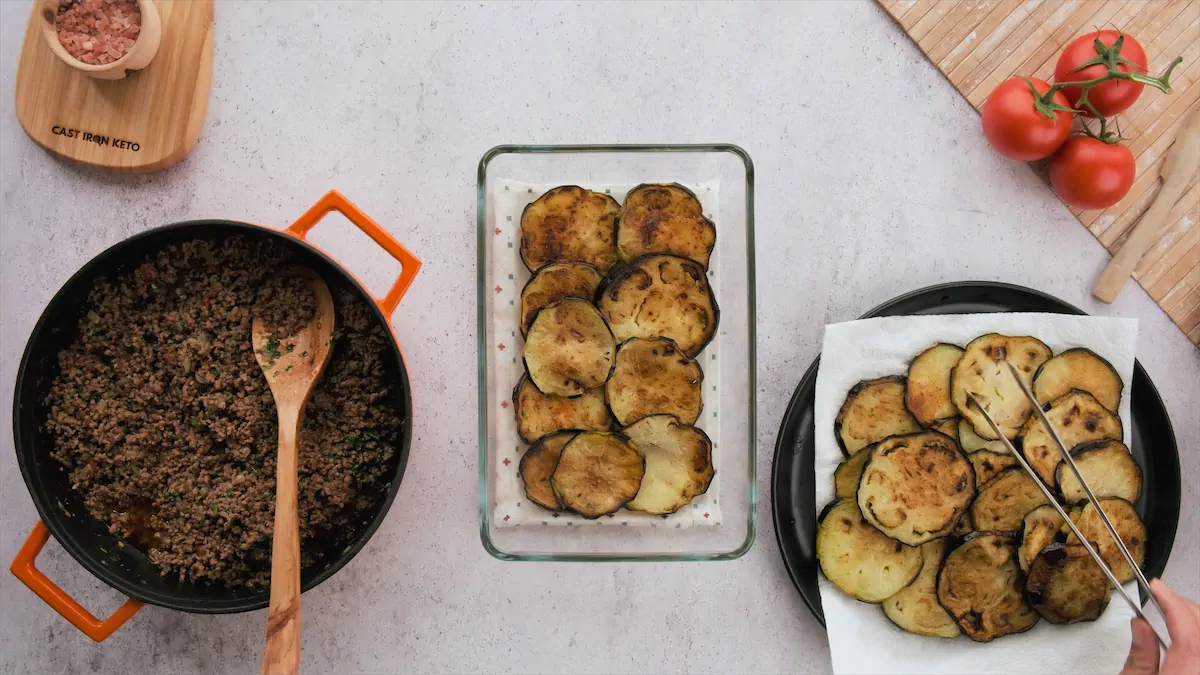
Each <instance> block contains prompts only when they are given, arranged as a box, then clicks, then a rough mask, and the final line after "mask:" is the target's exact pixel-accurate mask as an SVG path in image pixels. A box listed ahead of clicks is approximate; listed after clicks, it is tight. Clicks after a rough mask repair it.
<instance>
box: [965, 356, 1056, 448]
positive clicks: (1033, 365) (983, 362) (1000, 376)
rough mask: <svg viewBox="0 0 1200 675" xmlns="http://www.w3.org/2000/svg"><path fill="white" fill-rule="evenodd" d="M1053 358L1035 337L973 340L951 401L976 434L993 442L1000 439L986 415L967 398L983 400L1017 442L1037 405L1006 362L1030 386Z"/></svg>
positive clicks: (997, 422) (994, 417) (1006, 432)
mask: <svg viewBox="0 0 1200 675" xmlns="http://www.w3.org/2000/svg"><path fill="white" fill-rule="evenodd" d="M1050 354H1051V351H1050V348H1049V347H1047V346H1046V345H1045V343H1043V342H1042V341H1041V340H1038V339H1037V338H1032V337H1012V336H1009V335H999V334H997V333H989V334H987V335H981V336H979V337H977V338H975V339H974V340H971V342H970V344H968V345H967V348H966V350H965V351H964V352H963V355H962V358H960V359H959V360H958V364H957V365H956V366H954V371H953V372H952V373H951V375H950V397H951V399H952V400H953V401H954V405H955V406H956V407H957V408H958V411H959V413H961V414H962V416H963V417H964V418H966V419H968V420H970V422H971V425H972V426H973V427H974V428H975V433H977V434H978V435H979V436H981V437H983V438H986V439H989V440H996V439H997V438H998V436H996V432H995V431H993V430H992V427H991V426H989V425H988V422H987V419H986V418H984V416H983V412H982V411H980V410H979V409H978V408H976V407H975V406H974V405H973V404H972V403H971V400H970V399H969V398H967V393H968V392H970V393H972V394H974V395H975V397H976V398H977V399H979V402H980V403H981V404H982V405H983V406H984V407H986V408H987V410H988V412H989V413H991V415H992V419H994V420H996V425H997V426H998V427H1000V431H1001V432H1002V433H1003V434H1004V435H1005V436H1006V437H1007V438H1016V436H1017V433H1018V432H1020V430H1021V425H1023V424H1025V420H1027V419H1029V416H1030V415H1032V414H1033V404H1032V403H1030V402H1029V399H1028V398H1026V397H1025V394H1024V393H1022V392H1021V387H1020V386H1019V385H1018V384H1017V383H1016V382H1014V381H1013V375H1012V373H1011V372H1009V370H1008V366H1006V365H1005V362H1006V361H1007V362H1009V363H1011V364H1013V365H1014V366H1016V368H1017V372H1018V373H1020V374H1021V379H1022V380H1024V382H1025V385H1026V386H1029V385H1031V384H1032V383H1033V375H1034V373H1036V372H1037V369H1038V367H1039V366H1041V365H1042V364H1043V363H1045V362H1046V360H1047V359H1049V358H1050Z"/></svg>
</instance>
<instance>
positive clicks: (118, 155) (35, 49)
mask: <svg viewBox="0 0 1200 675" xmlns="http://www.w3.org/2000/svg"><path fill="white" fill-rule="evenodd" d="M30 4H31V5H33V13H32V16H30V18H29V25H28V27H27V28H26V30H25V42H24V44H23V45H22V46H21V57H20V61H19V63H18V65H17V87H16V90H17V91H16V109H17V119H18V120H19V121H20V123H21V127H22V128H23V129H25V133H26V134H28V135H29V137H30V138H31V139H33V141H34V142H35V143H37V144H38V145H40V146H42V147H43V148H45V149H46V150H47V151H48V152H51V153H53V154H55V155H58V156H60V157H62V158H63V159H67V160H70V161H73V162H78V163H80V164H85V165H87V166H91V167H95V168H98V169H107V170H112V171H123V172H130V173H144V172H147V171H157V170H159V169H165V168H167V167H169V166H171V165H172V164H175V163H176V162H178V161H179V160H181V159H183V158H184V157H186V156H187V154H188V152H190V151H191V149H192V148H193V147H195V145H196V141H197V140H198V139H199V137H200V128H201V127H202V126H203V124H204V114H205V111H206V110H207V109H208V93H209V89H210V87H211V83H212V54H213V45H212V26H213V3H212V0H157V1H156V2H155V5H156V6H157V7H158V13H159V16H160V17H161V19H162V43H161V44H160V45H159V48H158V54H157V55H155V57H154V60H153V61H151V62H150V65H149V66H147V67H146V68H144V69H143V70H140V71H138V72H136V73H130V74H129V76H128V77H126V78H125V79H123V80H111V81H106V80H97V79H94V78H90V77H88V76H86V75H84V74H83V73H81V72H79V71H77V70H75V69H74V68H71V67H70V66H68V65H67V64H65V63H63V62H62V61H60V60H59V59H58V57H57V56H55V55H54V52H52V51H50V48H49V47H48V46H47V45H46V43H45V41H44V39H43V38H42V35H41V28H42V22H44V21H45V19H44V18H43V16H42V14H41V12H40V9H41V7H40V4H39V3H36V2H31V3H30Z"/></svg>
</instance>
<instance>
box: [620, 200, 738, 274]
mask: <svg viewBox="0 0 1200 675" xmlns="http://www.w3.org/2000/svg"><path fill="white" fill-rule="evenodd" d="M716 242H717V228H716V227H715V226H714V225H713V224H712V221H710V220H709V219H708V218H705V217H704V212H703V208H702V207H701V206H700V200H699V199H697V198H696V195H694V194H692V191H691V190H689V189H687V188H685V187H683V186H682V185H679V184H678V183H669V184H652V183H643V184H642V185H639V186H637V187H635V188H634V189H632V190H630V191H629V194H627V195H625V203H624V204H622V205H621V215H620V217H619V218H618V219H617V252H618V254H620V256H621V259H622V260H624V261H625V262H629V261H631V260H634V259H636V258H638V257H640V256H642V255H645V254H647V253H670V254H671V255H677V256H682V257H684V258H690V259H692V260H695V261H696V262H698V263H700V264H701V265H703V266H705V267H708V258H709V255H710V254H711V253H712V249H713V245H714V244H716Z"/></svg>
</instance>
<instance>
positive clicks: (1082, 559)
mask: <svg viewBox="0 0 1200 675" xmlns="http://www.w3.org/2000/svg"><path fill="white" fill-rule="evenodd" d="M1111 593H1112V591H1111V588H1110V587H1109V585H1108V579H1106V578H1105V576H1104V572H1102V571H1100V566H1099V565H1097V564H1096V561H1095V560H1093V559H1092V556H1091V554H1090V553H1088V552H1087V549H1085V548H1084V547H1083V545H1082V544H1076V545H1074V546H1069V545H1066V544H1051V545H1049V546H1048V547H1046V548H1045V549H1044V550H1043V551H1042V552H1041V553H1039V554H1037V557H1036V558H1034V559H1033V562H1032V563H1030V564H1029V578H1028V579H1027V580H1026V581H1025V596H1026V598H1027V600H1028V601H1029V604H1030V605H1031V606H1032V607H1033V609H1034V611H1035V612H1037V613H1038V614H1041V615H1042V617H1043V618H1045V619H1046V620H1047V621H1049V622H1050V623H1059V624H1067V623H1078V622H1080V621H1095V620H1096V619H1098V618H1100V615H1101V614H1102V613H1104V609H1105V608H1106V607H1108V600H1109V597H1110V595H1111Z"/></svg>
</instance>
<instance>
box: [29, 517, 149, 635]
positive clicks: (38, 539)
mask: <svg viewBox="0 0 1200 675" xmlns="http://www.w3.org/2000/svg"><path fill="white" fill-rule="evenodd" d="M47 541H50V530H48V529H46V524H45V523H43V522H42V521H40V520H39V521H38V522H37V525H34V526H33V532H32V533H31V534H30V535H29V538H28V539H26V540H25V545H24V546H22V547H21V550H20V551H18V552H17V557H16V558H13V562H12V566H10V567H9V568H8V569H9V570H11V571H12V573H13V574H14V575H15V576H16V577H17V578H18V579H20V580H21V581H22V582H23V583H24V584H25V585H26V586H28V587H29V590H31V591H33V592H34V593H37V595H38V597H39V598H41V599H42V600H44V601H46V604H47V605H50V607H51V608H52V609H53V610H54V611H56V612H58V613H59V614H61V615H62V616H63V618H64V619H66V620H67V621H70V622H71V623H72V624H74V625H75V627H76V628H78V629H79V630H80V631H82V632H83V634H84V635H86V636H88V637H90V638H92V639H93V640H95V641H96V642H103V641H104V639H105V638H107V637H108V636H109V635H112V634H113V631H115V630H117V629H118V628H120V627H121V625H122V624H124V623H125V622H126V621H128V620H129V619H130V617H132V616H133V615H134V614H137V611H138V610H139V609H141V608H142V603H141V602H140V601H138V600H134V599H132V598H131V599H129V600H127V601H125V604H123V605H121V606H120V607H119V608H118V609H117V611H115V612H113V613H112V616H110V617H108V618H107V619H104V620H103V621H101V620H100V619H97V618H96V617H94V616H92V613H91V612H89V611H87V610H86V609H84V608H83V605H80V604H79V603H78V602H75V599H74V598H72V597H71V596H69V595H67V593H66V591H64V590H63V589H61V588H59V587H58V585H56V584H55V583H54V582H53V581H50V578H49V577H47V576H46V575H45V574H42V571H41V570H39V569H38V568H37V567H36V566H35V565H34V561H36V560H37V557H38V554H39V553H41V552H42V547H44V546H45V545H46V542H47Z"/></svg>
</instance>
